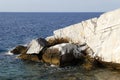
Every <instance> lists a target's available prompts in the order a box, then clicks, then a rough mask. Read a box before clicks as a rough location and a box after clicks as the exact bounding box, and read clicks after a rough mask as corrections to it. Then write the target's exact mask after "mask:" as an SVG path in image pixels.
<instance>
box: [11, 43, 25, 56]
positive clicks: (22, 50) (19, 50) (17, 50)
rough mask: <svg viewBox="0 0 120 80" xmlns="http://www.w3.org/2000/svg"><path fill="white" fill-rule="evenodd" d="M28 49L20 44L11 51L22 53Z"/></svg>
mask: <svg viewBox="0 0 120 80" xmlns="http://www.w3.org/2000/svg"><path fill="white" fill-rule="evenodd" d="M26 49H27V47H25V46H21V45H19V46H17V47H15V48H14V49H13V50H11V51H10V52H11V53H13V54H21V53H23V52H24V51H25V50H26Z"/></svg>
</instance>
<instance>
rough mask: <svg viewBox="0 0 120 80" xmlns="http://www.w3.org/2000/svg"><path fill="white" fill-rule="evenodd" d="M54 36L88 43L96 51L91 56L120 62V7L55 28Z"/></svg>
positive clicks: (73, 41)
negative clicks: (95, 16) (98, 15)
mask: <svg viewBox="0 0 120 80" xmlns="http://www.w3.org/2000/svg"><path fill="white" fill-rule="evenodd" d="M53 37H54V38H64V39H66V38H67V39H69V40H70V41H69V42H72V43H79V44H84V43H86V44H87V45H88V46H89V47H90V48H91V50H92V51H93V53H94V54H91V57H93V58H95V59H99V60H101V61H103V62H112V63H118V64H120V9H117V10H114V11H111V12H107V13H104V14H102V15H101V16H100V17H99V18H92V19H89V20H86V21H82V22H81V23H78V24H74V25H71V26H68V27H65V28H62V29H59V30H55V31H54V35H53Z"/></svg>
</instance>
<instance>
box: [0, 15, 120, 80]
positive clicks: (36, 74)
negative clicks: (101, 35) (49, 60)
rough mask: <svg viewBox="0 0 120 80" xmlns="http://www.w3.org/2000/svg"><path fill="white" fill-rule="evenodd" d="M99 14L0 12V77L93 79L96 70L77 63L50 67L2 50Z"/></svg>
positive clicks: (5, 79)
mask: <svg viewBox="0 0 120 80" xmlns="http://www.w3.org/2000/svg"><path fill="white" fill-rule="evenodd" d="M100 14H102V13H0V80H68V79H70V80H97V78H96V77H95V73H96V71H93V72H85V71H84V70H83V69H81V68H80V67H65V68H52V67H49V66H46V65H44V64H42V63H36V62H31V61H22V60H19V59H16V56H15V55H7V54H6V53H7V52H8V51H9V50H10V49H11V48H13V47H15V46H17V45H19V44H26V43H28V42H30V41H31V40H32V39H34V38H38V37H43V38H45V37H47V36H51V35H52V34H53V31H54V30H56V29H59V28H63V27H66V26H69V25H71V24H76V23H79V22H81V21H83V20H87V19H90V18H93V17H98V16H99V15H100ZM99 72H104V71H102V70H99ZM108 72H109V71H108ZM119 79H120V78H119Z"/></svg>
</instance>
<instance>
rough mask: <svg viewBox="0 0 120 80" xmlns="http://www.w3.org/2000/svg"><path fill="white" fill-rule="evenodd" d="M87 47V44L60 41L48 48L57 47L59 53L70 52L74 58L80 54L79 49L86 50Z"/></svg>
mask: <svg viewBox="0 0 120 80" xmlns="http://www.w3.org/2000/svg"><path fill="white" fill-rule="evenodd" d="M87 48H88V46H87V45H85V46H81V45H75V44H71V43H62V44H57V45H55V46H52V47H50V48H49V49H58V53H61V55H65V54H71V53H72V54H73V55H74V57H75V58H79V57H80V56H81V55H82V54H81V51H83V50H86V49H87Z"/></svg>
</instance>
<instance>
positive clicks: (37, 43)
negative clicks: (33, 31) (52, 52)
mask: <svg viewBox="0 0 120 80" xmlns="http://www.w3.org/2000/svg"><path fill="white" fill-rule="evenodd" d="M47 46H48V42H47V41H46V40H45V39H43V38H38V39H35V40H32V41H31V42H30V44H29V45H28V51H27V53H26V54H39V53H40V52H41V51H42V50H43V48H45V47H47Z"/></svg>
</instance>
